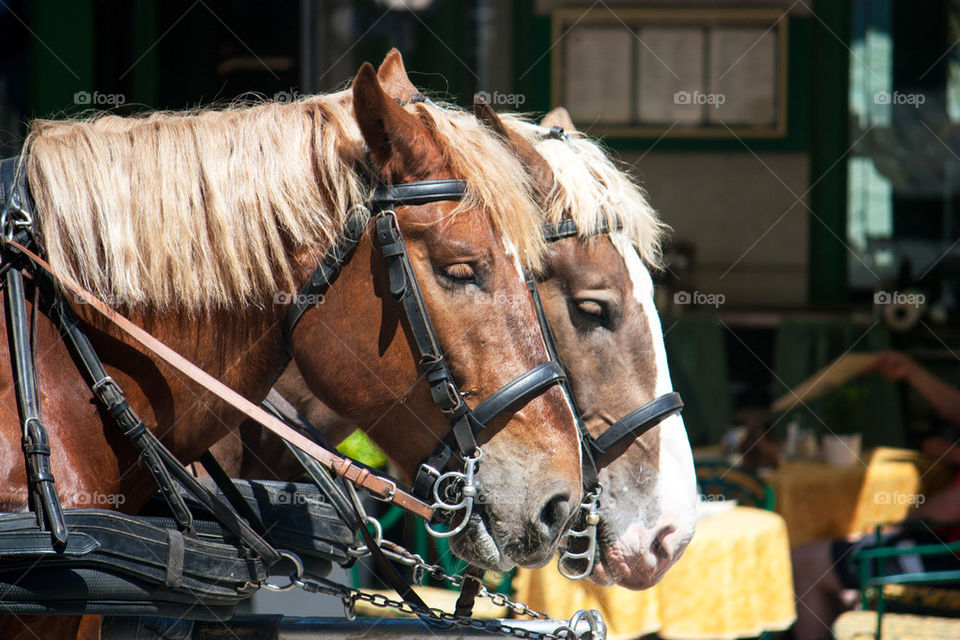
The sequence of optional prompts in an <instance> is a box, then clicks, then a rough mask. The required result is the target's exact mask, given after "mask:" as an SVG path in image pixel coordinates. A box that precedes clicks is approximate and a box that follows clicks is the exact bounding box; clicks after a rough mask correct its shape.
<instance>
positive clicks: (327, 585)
mask: <svg viewBox="0 0 960 640" xmlns="http://www.w3.org/2000/svg"><path fill="white" fill-rule="evenodd" d="M290 581H291V582H292V583H293V584H294V585H296V586H297V587H299V588H300V589H303V590H304V591H306V592H307V593H322V594H325V595H329V596H333V597H335V598H339V599H340V601H341V602H343V609H344V613H345V614H346V616H347V619H349V620H353V619H355V618H356V603H357V602H360V601H362V602H366V603H369V604H370V605H371V606H374V607H379V608H382V609H395V610H397V611H400V612H402V613H406V614H410V615H416V616H419V617H420V618H421V619H423V620H425V621H431V622H435V623H441V624H444V625H448V624H452V625H455V626H458V627H462V628H465V629H477V630H480V631H487V632H490V633H498V634H502V635H506V636H510V637H512V638H530V639H532V640H604V639H605V637H606V628H605V626H604V625H603V620H602V619H601V618H600V617H599V614H598V613H596V612H594V611H586V612H585V611H578V612H577V613H576V614H575V615H574V616H573V618H571V619H570V623H569V624H564V625H561V626H559V627H557V628H556V629H554V630H553V631H533V630H531V629H524V628H523V627H516V626H512V625H508V624H504V623H503V622H501V621H499V620H480V619H477V618H471V617H468V616H458V615H456V614H455V613H448V612H446V611H444V610H443V609H439V608H437V607H421V606H419V605H416V604H412V603H410V602H404V601H402V600H392V599H390V598H388V597H387V596H385V595H383V594H382V593H366V592H364V591H361V590H360V589H356V588H354V587H347V586H345V585H342V584H339V583H336V582H333V581H332V580H328V579H326V578H324V577H322V576H318V575H314V574H304V575H303V576H301V577H298V576H297V575H296V573H294V574H293V575H291V576H290ZM582 619H586V620H587V622H588V623H589V625H590V630H589V631H588V632H586V633H585V634H584V635H583V636H581V635H579V634H578V633H577V631H576V629H575V628H574V627H575V625H576V624H577V623H578V622H579V621H580V620H582Z"/></svg>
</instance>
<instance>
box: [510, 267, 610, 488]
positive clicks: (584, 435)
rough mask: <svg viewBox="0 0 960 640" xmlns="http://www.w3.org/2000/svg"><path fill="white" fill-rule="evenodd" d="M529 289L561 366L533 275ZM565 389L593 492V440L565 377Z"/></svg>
mask: <svg viewBox="0 0 960 640" xmlns="http://www.w3.org/2000/svg"><path fill="white" fill-rule="evenodd" d="M527 289H529V290H530V296H531V297H532V298H533V308H534V310H535V311H536V313H537V321H538V322H539V323H540V332H541V333H542V334H543V342H544V344H545V345H546V347H547V354H548V355H549V356H550V360H551V361H553V362H556V363H557V364H558V365H559V366H560V367H561V368H562V367H563V361H562V360H561V359H560V351H559V349H558V348H557V340H556V337H555V336H554V335H553V328H552V327H551V326H550V322H549V321H548V320H547V312H546V310H544V308H543V298H541V297H540V290H539V289H538V288H537V283H536V281H535V280H534V279H533V278H532V277H528V278H527ZM561 384H562V385H563V388H564V390H565V391H566V393H567V399H568V400H569V402H570V405H571V406H572V407H573V419H574V421H575V422H576V424H577V432H578V433H579V434H580V448H581V450H582V453H583V460H582V461H581V473H582V475H583V487H584V489H586V492H587V493H593V492H594V491H596V489H597V488H598V487H599V485H600V478H599V469H598V467H597V464H596V461H595V460H594V459H593V450H592V448H591V447H590V446H589V444H590V441H591V436H590V432H588V431H587V427H586V426H585V425H584V424H583V418H582V416H583V414H582V413H580V407H578V406H577V398H576V396H575V395H574V393H573V387H571V386H570V380H569V379H568V378H566V377H564V379H563V382H561Z"/></svg>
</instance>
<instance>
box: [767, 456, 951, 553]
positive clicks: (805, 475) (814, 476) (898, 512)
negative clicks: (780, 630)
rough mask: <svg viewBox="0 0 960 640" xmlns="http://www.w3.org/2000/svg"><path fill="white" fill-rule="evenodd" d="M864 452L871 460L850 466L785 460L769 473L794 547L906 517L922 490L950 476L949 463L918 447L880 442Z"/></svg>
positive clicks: (930, 489) (935, 486) (932, 488)
mask: <svg viewBox="0 0 960 640" xmlns="http://www.w3.org/2000/svg"><path fill="white" fill-rule="evenodd" d="M862 458H863V461H864V463H865V464H861V463H859V462H858V463H856V464H854V465H851V466H849V467H831V466H829V465H827V464H824V463H822V462H785V463H783V464H781V465H780V467H779V468H778V469H777V470H776V471H774V472H772V473H771V474H770V475H768V476H766V477H765V478H764V480H766V481H767V482H768V483H770V485H771V486H772V487H773V491H774V494H775V495H776V510H777V513H779V514H780V515H782V516H783V518H784V520H786V522H787V530H788V531H789V532H790V546H791V547H793V548H796V547H798V546H800V545H801V544H804V543H805V542H809V541H811V540H816V539H820V538H839V537H843V536H846V535H849V534H854V533H864V532H868V531H870V530H871V529H873V528H874V527H875V526H876V525H878V524H883V523H887V522H896V521H897V520H901V519H903V518H904V517H906V515H907V513H909V511H910V509H912V508H914V506H915V504H916V503H917V501H918V498H917V496H920V495H924V496H925V495H926V494H927V493H929V492H933V491H935V490H937V489H940V488H942V487H943V486H944V485H945V484H946V483H947V482H949V476H948V475H947V472H946V469H944V468H941V467H932V466H931V462H930V461H929V460H927V459H926V458H924V457H923V456H922V455H921V454H920V453H919V452H917V451H910V450H908V449H891V448H886V447H880V448H878V449H875V450H874V451H872V452H870V453H869V454H868V455H866V456H862ZM920 499H921V500H922V498H920Z"/></svg>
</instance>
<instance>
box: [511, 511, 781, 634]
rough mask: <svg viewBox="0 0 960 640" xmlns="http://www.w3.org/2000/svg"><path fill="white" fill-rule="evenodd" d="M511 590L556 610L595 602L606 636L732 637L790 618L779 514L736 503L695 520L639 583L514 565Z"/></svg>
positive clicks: (565, 612) (777, 626)
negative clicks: (676, 555)
mask: <svg viewBox="0 0 960 640" xmlns="http://www.w3.org/2000/svg"><path fill="white" fill-rule="evenodd" d="M513 584H514V589H515V591H516V594H517V597H518V598H519V599H520V600H521V601H523V602H526V603H528V604H529V605H531V606H532V607H534V608H536V609H540V610H542V611H546V612H547V613H549V614H550V615H552V616H554V617H557V618H565V617H569V616H570V614H571V613H572V612H573V611H575V610H577V609H597V610H598V611H600V612H601V613H602V614H603V617H604V619H605V620H606V622H607V625H608V628H609V632H610V634H611V636H617V637H621V638H626V637H631V638H633V637H637V636H641V635H644V634H647V633H652V632H655V631H656V632H658V633H659V635H660V636H661V637H663V638H667V639H668V640H685V639H688V638H690V639H700V638H738V637H749V636H756V635H759V634H760V633H761V632H763V631H774V630H782V629H786V628H787V627H789V626H790V625H791V624H793V621H794V619H795V618H796V609H795V607H794V598H793V578H792V574H791V570H790V549H789V545H788V542H787V529H786V526H785V525H784V522H783V519H782V518H781V517H780V516H778V515H777V514H775V513H770V512H768V511H761V510H759V509H751V508H747V507H737V508H735V509H732V510H731V511H728V512H726V513H723V514H720V515H717V516H714V517H712V518H708V519H706V520H703V521H701V522H699V523H698V524H697V532H696V534H694V536H693V540H692V541H691V542H690V546H689V547H688V548H687V551H686V553H684V555H683V557H682V558H681V559H680V560H679V561H678V562H677V564H676V565H674V567H673V568H671V569H670V570H669V571H668V572H667V575H666V576H664V578H663V580H662V581H661V582H660V584H658V585H657V586H655V587H653V588H652V589H648V590H646V591H629V590H627V589H622V588H620V587H609V588H601V587H598V586H597V585H595V584H594V583H592V582H589V581H586V580H584V581H580V582H572V581H570V580H567V579H565V578H563V577H561V576H560V574H559V573H557V571H556V568H555V567H553V566H549V567H545V568H543V569H538V570H536V571H529V570H520V571H518V572H517V576H516V577H515V578H514V581H513Z"/></svg>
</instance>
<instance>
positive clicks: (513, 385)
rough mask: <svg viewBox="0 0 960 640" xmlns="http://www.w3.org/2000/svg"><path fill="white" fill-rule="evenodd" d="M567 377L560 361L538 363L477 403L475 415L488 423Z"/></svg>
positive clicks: (482, 421)
mask: <svg viewBox="0 0 960 640" xmlns="http://www.w3.org/2000/svg"><path fill="white" fill-rule="evenodd" d="M566 379H567V376H566V374H565V373H564V372H563V368H562V367H561V366H560V364H559V363H558V362H556V361H553V360H548V361H546V362H544V363H542V364H538V365H537V366H535V367H534V368H533V369H530V370H529V371H527V372H526V373H525V374H523V375H522V376H520V377H519V378H515V379H513V380H511V381H510V382H508V383H507V384H505V385H504V386H502V387H500V388H499V389H498V390H497V391H495V392H494V393H493V395H491V396H490V397H488V398H487V399H486V400H484V401H483V402H481V403H480V404H479V405H477V407H476V408H475V409H474V410H473V417H475V418H476V419H477V420H478V421H480V422H481V423H482V424H486V423H487V422H490V421H491V420H493V419H494V418H496V417H497V416H498V415H500V414H501V413H504V412H505V411H507V410H509V409H514V408H516V407H518V406H520V405H523V404H526V403H527V402H529V401H530V400H531V399H533V398H535V397H537V396H538V395H540V394H541V393H543V392H544V391H546V390H547V389H549V388H550V387H552V386H553V385H555V384H558V383H560V382H564V381H566Z"/></svg>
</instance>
